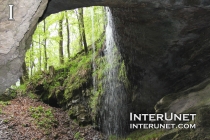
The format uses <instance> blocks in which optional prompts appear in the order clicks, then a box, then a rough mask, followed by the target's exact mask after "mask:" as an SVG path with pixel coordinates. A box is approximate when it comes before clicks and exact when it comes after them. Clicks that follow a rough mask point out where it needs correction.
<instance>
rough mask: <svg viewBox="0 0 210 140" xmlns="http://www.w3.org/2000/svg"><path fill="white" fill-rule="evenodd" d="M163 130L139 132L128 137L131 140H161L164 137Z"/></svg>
mask: <svg viewBox="0 0 210 140" xmlns="http://www.w3.org/2000/svg"><path fill="white" fill-rule="evenodd" d="M163 133H164V132H163V131H162V130H137V131H134V132H132V133H131V134H130V135H128V136H127V139H131V140H152V139H156V138H160V137H161V136H162V135H163ZM127 139H126V140H127Z"/></svg>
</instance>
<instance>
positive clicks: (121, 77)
mask: <svg viewBox="0 0 210 140" xmlns="http://www.w3.org/2000/svg"><path fill="white" fill-rule="evenodd" d="M118 78H119V81H121V82H122V83H123V84H124V85H125V87H126V88H127V89H128V88H129V84H130V83H129V80H128V77H127V73H126V68H125V62H124V61H122V63H121V65H120V69H119V76H118Z"/></svg>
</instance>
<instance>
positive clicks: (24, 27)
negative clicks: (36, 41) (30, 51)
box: [0, 0, 48, 93]
mask: <svg viewBox="0 0 210 140" xmlns="http://www.w3.org/2000/svg"><path fill="white" fill-rule="evenodd" d="M47 2H48V1H47V0H36V1H34V0H28V1H24V0H18V1H16V0H10V1H5V0H0V3H1V5H0V12H1V14H0V93H2V92H4V90H5V89H6V88H7V87H9V86H11V84H14V83H15V82H17V80H18V78H19V77H20V75H21V74H22V67H21V65H22V62H23V60H24V57H25V51H26V49H27V47H29V45H30V41H31V39H30V38H31V34H32V33H33V31H34V28H35V27H36V24H37V22H38V19H39V17H40V16H42V14H43V12H44V10H45V8H46V5H47ZM10 4H12V5H14V6H13V12H14V14H13V17H14V20H8V19H9V14H10V12H9V11H10V10H9V5H10Z"/></svg>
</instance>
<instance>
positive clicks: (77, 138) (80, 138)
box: [74, 132, 84, 140]
mask: <svg viewBox="0 0 210 140" xmlns="http://www.w3.org/2000/svg"><path fill="white" fill-rule="evenodd" d="M74 139H76V140H84V138H82V136H81V134H80V132H76V133H75V134H74Z"/></svg>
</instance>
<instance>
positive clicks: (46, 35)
mask: <svg viewBox="0 0 210 140" xmlns="http://www.w3.org/2000/svg"><path fill="white" fill-rule="evenodd" d="M83 11H84V14H83V16H84V24H85V25H84V27H85V31H86V39H87V45H88V46H89V47H91V44H92V43H93V41H95V40H96V39H98V38H99V36H100V35H101V34H102V33H103V32H104V24H105V22H104V21H105V12H104V8H103V7H87V8H83ZM64 12H65V11H64ZM64 12H60V13H57V14H52V15H51V16H49V17H47V18H46V19H45V28H46V30H44V22H43V21H42V22H40V23H39V24H38V26H37V28H36V30H35V32H34V34H33V37H32V44H31V47H30V49H29V50H28V51H27V53H26V57H25V61H26V66H27V68H28V73H29V74H30V75H29V76H30V77H32V75H34V73H36V72H37V71H40V70H44V63H43V62H44V61H45V60H44V57H43V56H44V44H43V42H44V40H45V39H47V47H46V51H47V57H48V58H47V63H48V66H51V65H53V66H54V67H60V66H61V65H60V63H59V54H58V49H59V40H60V37H59V35H58V30H59V27H58V21H59V20H60V19H61V18H64ZM67 17H68V19H69V20H68V21H69V26H70V38H69V39H70V53H71V56H70V57H72V58H73V57H74V56H75V55H76V54H77V53H78V52H79V51H81V47H82V46H80V43H79V41H80V40H79V37H80V34H79V28H78V27H79V26H78V24H79V23H78V19H77V16H76V11H75V10H70V11H67ZM92 20H94V21H92ZM62 24H63V43H64V57H65V58H64V61H65V62H68V61H69V59H68V57H67V55H68V54H67V50H66V46H67V30H66V27H67V23H66V20H63V23H62ZM92 25H93V26H94V29H93V28H92ZM93 31H94V37H93V36H92V32H93ZM92 37H93V39H94V40H92ZM89 49H90V48H89ZM40 58H41V59H40ZM40 66H41V67H40ZM65 67H66V66H65ZM31 74H32V75H31Z"/></svg>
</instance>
